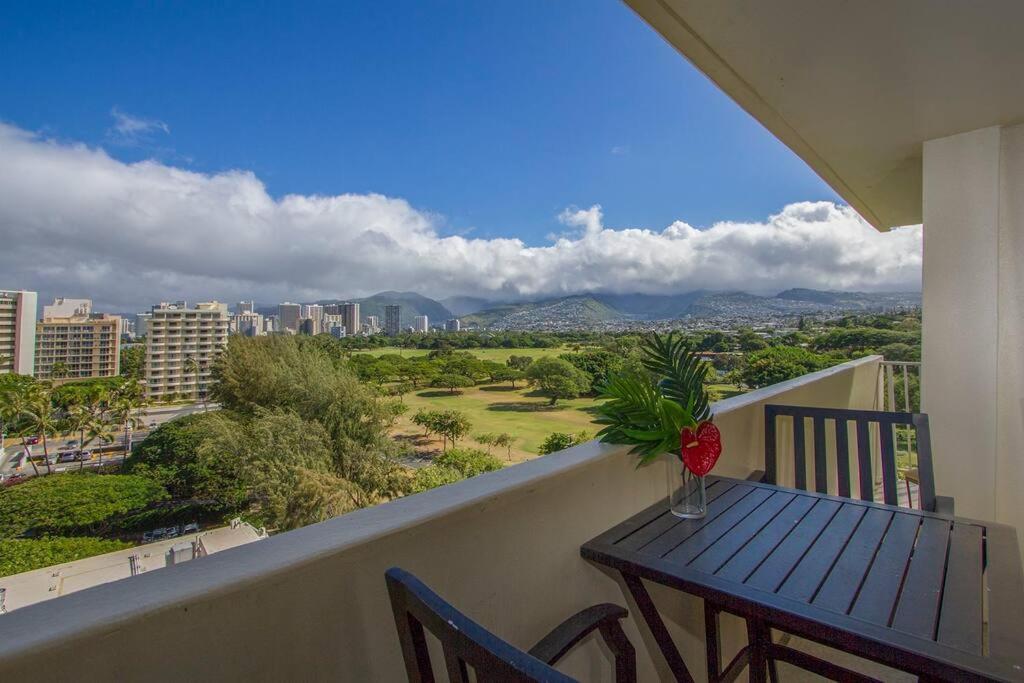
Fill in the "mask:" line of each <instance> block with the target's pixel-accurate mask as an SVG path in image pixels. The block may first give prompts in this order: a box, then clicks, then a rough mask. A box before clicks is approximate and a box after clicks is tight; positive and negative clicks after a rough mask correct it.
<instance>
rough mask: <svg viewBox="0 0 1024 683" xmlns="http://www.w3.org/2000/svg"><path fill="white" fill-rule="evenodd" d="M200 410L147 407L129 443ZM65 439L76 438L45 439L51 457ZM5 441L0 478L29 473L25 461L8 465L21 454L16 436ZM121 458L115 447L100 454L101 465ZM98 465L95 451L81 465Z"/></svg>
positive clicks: (74, 465) (38, 449)
mask: <svg viewBox="0 0 1024 683" xmlns="http://www.w3.org/2000/svg"><path fill="white" fill-rule="evenodd" d="M219 407H220V406H218V405H217V404H216V403H211V404H209V409H210V410H215V409H217V408H219ZM202 411H203V405H202V404H201V403H192V404H189V405H183V406H157V407H152V408H147V409H146V410H143V411H142V414H141V418H142V422H143V425H144V426H143V427H142V428H141V429H137V430H135V432H134V433H133V434H132V435H131V440H132V443H133V444H135V443H138V442H139V441H141V440H142V439H144V438H146V436H147V435H148V434H149V432H150V430H151V429H153V428H155V427H159V426H160V425H162V424H163V423H164V422H168V421H170V420H173V419H175V418H178V417H183V416H185V415H191V414H193V413H199V412H202ZM69 441H74V442H76V443H77V441H78V439H77V438H75V437H74V436H71V437H69V438H51V439H49V440H48V441H47V451H49V453H50V455H51V457H53V456H56V454H57V453H58V451H60V449H61V448H62V447H63V446H66V445H67V444H68V442H69ZM6 443H7V444H8V445H7V447H6V448H2V449H0V477H3V476H9V475H11V474H22V475H26V476H32V475H33V474H34V472H33V470H32V465H31V464H29V463H28V461H23V462H22V463H21V465H20V466H19V467H17V468H15V467H12V466H11V465H12V459H13V458H14V457H15V456H17V455H18V454H19V453H21V452H22V450H23V447H22V445H21V443H20V439H7V442H6ZM114 444H116V445H119V446H121V448H123V444H124V435H123V434H119V435H117V436H116V437H115V439H114ZM91 445H92V444H91ZM31 449H32V453H33V454H35V455H39V454H41V453H42V446H41V445H35V446H32V447H31ZM123 459H124V451H123V450H121V449H119V450H115V451H107V452H104V453H103V461H102V464H104V465H106V464H108V463H119V462H121V461H122V460H123ZM36 464H37V466H38V467H39V471H40V472H45V471H46V465H45V463H43V461H42V460H37V461H36ZM100 464H101V463H100V458H99V454H98V453H94V454H93V456H92V458H91V459H90V460H88V461H86V462H85V463H84V466H85V467H86V468H89V467H97V466H99V465H100ZM81 465H82V463H78V462H70V463H60V464H56V465H53V466H52V470H53V471H54V472H64V471H67V470H76V469H79V467H80V466H81Z"/></svg>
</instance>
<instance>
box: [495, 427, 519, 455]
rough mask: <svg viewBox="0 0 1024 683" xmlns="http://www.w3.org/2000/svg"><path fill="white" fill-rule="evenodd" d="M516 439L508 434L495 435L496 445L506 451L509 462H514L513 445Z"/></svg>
mask: <svg viewBox="0 0 1024 683" xmlns="http://www.w3.org/2000/svg"><path fill="white" fill-rule="evenodd" d="M514 441H515V439H514V438H513V437H512V435H511V434H509V433H508V432H500V433H498V434H495V435H494V445H495V446H497V447H498V448H504V449H505V455H506V456H507V458H508V460H509V462H511V461H512V444H513V442H514Z"/></svg>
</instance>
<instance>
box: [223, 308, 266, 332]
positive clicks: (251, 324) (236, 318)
mask: <svg viewBox="0 0 1024 683" xmlns="http://www.w3.org/2000/svg"><path fill="white" fill-rule="evenodd" d="M231 329H232V331H233V332H234V333H235V334H240V335H242V336H243V337H262V336H263V335H264V334H266V333H267V332H266V330H265V329H264V327H263V316H262V315H260V314H259V313H252V312H249V313H236V314H235V315H233V316H231Z"/></svg>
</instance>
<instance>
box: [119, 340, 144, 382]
mask: <svg viewBox="0 0 1024 683" xmlns="http://www.w3.org/2000/svg"><path fill="white" fill-rule="evenodd" d="M145 373H146V347H145V346H143V345H141V344H136V345H134V346H126V347H125V348H123V349H121V376H122V377H125V378H127V379H131V380H135V381H139V380H141V379H142V378H143V377H144V376H145Z"/></svg>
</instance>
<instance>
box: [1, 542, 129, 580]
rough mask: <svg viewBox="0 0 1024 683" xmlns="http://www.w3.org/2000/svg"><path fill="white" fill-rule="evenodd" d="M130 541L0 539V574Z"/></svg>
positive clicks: (95, 552) (71, 559)
mask: <svg viewBox="0 0 1024 683" xmlns="http://www.w3.org/2000/svg"><path fill="white" fill-rule="evenodd" d="M131 547H132V544H131V543H125V542H123V541H114V540H107V539H103V538H89V537H81V536H79V537H71V538H62V537H59V536H51V537H47V538H40V539H26V538H8V539H2V540H0V576H10V575H11V574H20V573H22V572H30V571H32V570H34V569H43V568H44V567H52V566H53V565H55V564H63V563H65V562H74V561H75V560H81V559H83V558H86V557H92V556H94V555H103V554H104V553H112V552H114V551H116V550H124V549H125V548H131Z"/></svg>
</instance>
